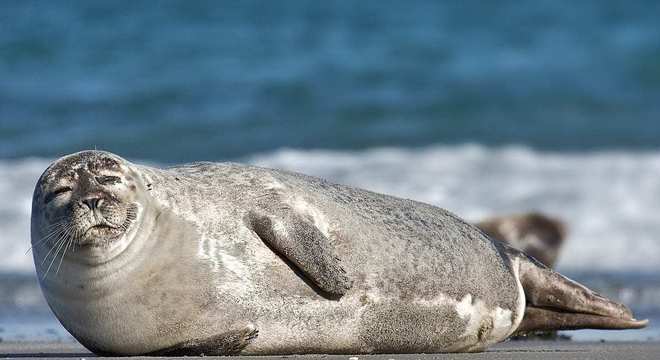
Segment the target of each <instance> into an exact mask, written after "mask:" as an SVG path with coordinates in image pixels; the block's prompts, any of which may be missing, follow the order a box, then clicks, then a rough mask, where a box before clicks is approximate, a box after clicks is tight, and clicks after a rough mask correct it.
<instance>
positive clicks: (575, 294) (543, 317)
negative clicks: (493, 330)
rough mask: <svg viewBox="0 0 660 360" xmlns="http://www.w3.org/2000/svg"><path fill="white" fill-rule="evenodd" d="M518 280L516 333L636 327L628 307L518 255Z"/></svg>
mask: <svg viewBox="0 0 660 360" xmlns="http://www.w3.org/2000/svg"><path fill="white" fill-rule="evenodd" d="M518 260H519V262H518V264H519V266H520V267H519V271H520V281H521V282H522V286H523V289H524V291H525V298H526V301H527V306H526V308H525V316H524V317H523V321H522V323H521V324H520V326H519V327H518V329H517V331H518V332H528V331H535V330H576V329H640V328H643V327H645V326H646V324H648V320H637V319H635V318H634V317H633V315H632V312H631V311H630V309H628V307H626V306H625V305H623V304H620V303H618V302H615V301H612V300H610V299H607V298H605V297H603V296H601V295H599V294H597V293H596V292H594V291H592V290H590V289H588V288H586V287H585V286H583V285H581V284H578V283H577V282H574V281H572V280H570V279H568V278H566V277H564V276H563V275H561V274H559V273H557V272H555V271H552V270H551V269H548V268H546V267H545V266H543V265H542V264H540V263H538V262H537V261H535V260H534V259H533V258H530V257H528V256H525V255H524V254H519V257H518Z"/></svg>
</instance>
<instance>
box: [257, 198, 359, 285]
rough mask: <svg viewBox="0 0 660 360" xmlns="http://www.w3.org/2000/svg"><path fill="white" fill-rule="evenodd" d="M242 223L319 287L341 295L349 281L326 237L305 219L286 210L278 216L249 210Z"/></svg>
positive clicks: (349, 283)
mask: <svg viewBox="0 0 660 360" xmlns="http://www.w3.org/2000/svg"><path fill="white" fill-rule="evenodd" d="M246 223H247V224H248V226H249V227H250V228H251V229H252V230H253V231H254V232H255V233H256V234H257V235H258V236H259V237H260V238H261V239H262V240H263V241H264V242H265V243H266V244H267V245H269V246H270V247H271V248H272V249H273V250H275V252H277V253H278V254H280V255H281V256H283V257H284V258H286V259H287V260H288V261H290V262H291V263H292V264H293V265H294V266H295V267H296V268H297V269H298V270H300V271H301V272H302V273H303V274H304V275H305V277H307V278H308V279H309V280H311V281H312V282H313V283H314V285H316V286H317V287H318V288H319V289H321V290H322V291H324V292H327V293H329V294H330V295H334V296H341V295H344V294H345V293H346V291H348V289H350V287H351V281H350V280H349V278H348V276H346V271H345V270H344V269H343V268H342V266H341V261H340V259H339V256H338V255H337V253H336V251H335V250H334V248H333V247H332V244H331V243H330V240H329V239H328V238H327V237H325V235H323V234H322V233H321V231H320V230H319V229H318V228H317V227H316V226H314V225H313V224H311V223H310V222H309V221H307V220H305V219H303V218H302V217H300V216H299V215H297V214H296V213H294V212H293V211H290V210H285V211H284V213H283V214H282V215H278V216H271V215H265V214H262V213H259V212H256V211H252V212H250V213H248V215H247V218H246Z"/></svg>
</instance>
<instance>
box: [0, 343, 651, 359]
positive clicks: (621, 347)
mask: <svg viewBox="0 0 660 360" xmlns="http://www.w3.org/2000/svg"><path fill="white" fill-rule="evenodd" d="M658 354H660V341H646V342H572V341H508V342H504V343H500V344H497V345H494V346H492V347H490V348H489V349H488V350H487V351H485V352H482V353H468V354H464V353H463V354H378V355H349V354H347V355H325V354H313V355H275V356H241V357H240V358H241V359H250V360H268V359H283V358H300V359H306V360H307V359H309V360H312V359H323V360H356V359H358V360H360V359H362V360H395V359H402V360H417V359H419V360H430V359H457V358H460V359H562V360H569V359H586V358H597V359H657V357H658ZM89 357H96V355H94V354H92V353H90V352H89V351H88V350H86V349H85V348H84V347H82V346H81V345H79V344H77V343H73V342H29V341H25V342H0V358H2V359H70V358H79V359H84V358H89ZM111 358H112V357H108V359H111ZM123 358H124V359H126V358H127V357H123ZM153 358H156V357H153ZM173 358H174V357H169V358H168V359H173ZM117 359H121V358H119V357H117ZM182 359H183V358H182Z"/></svg>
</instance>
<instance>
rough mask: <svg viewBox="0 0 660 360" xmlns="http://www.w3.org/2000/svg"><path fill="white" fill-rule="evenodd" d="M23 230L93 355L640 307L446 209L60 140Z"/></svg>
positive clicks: (278, 348)
mask: <svg viewBox="0 0 660 360" xmlns="http://www.w3.org/2000/svg"><path fill="white" fill-rule="evenodd" d="M31 231H32V244H33V254H34V260H35V265H36V269H37V273H38V275H39V279H40V284H41V287H42V290H43V293H44V296H45V297H46V300H47V301H48V304H49V305H50V307H51V309H52V310H53V312H54V313H55V315H56V316H57V318H58V319H59V320H60V321H61V322H62V324H63V326H64V327H65V328H66V329H67V330H68V331H69V332H70V333H71V334H72V335H73V336H74V337H75V338H76V339H78V340H79V341H80V343H82V344H83V345H84V346H86V347H87V348H89V349H90V350H92V351H94V352H95V353H97V354H115V355H142V354H164V355H199V354H206V355H233V354H291V353H402V352H425V353H429V352H458V351H480V350H483V349H485V348H486V347H487V346H489V345H491V344H493V343H496V342H498V341H502V340H504V339H506V338H507V337H508V336H509V335H511V334H512V333H513V332H514V331H516V330H520V329H544V328H553V329H558V328H583V327H596V328H637V327H642V326H644V325H645V323H646V322H645V321H638V320H635V319H634V318H633V317H632V314H631V312H630V311H629V310H628V309H627V308H626V307H625V306H624V305H622V304H618V303H615V302H613V301H610V300H608V299H605V298H603V297H601V296H599V295H598V294H596V293H594V292H592V291H590V290H589V289H587V288H585V287H584V286H581V285H579V284H577V283H574V282H572V281H570V280H568V279H566V278H565V277H563V276H561V275H559V274H558V273H555V272H553V271H552V270H549V269H547V268H546V267H544V266H543V265H541V264H539V263H537V262H536V261H534V260H533V259H531V258H529V257H527V256H526V255H525V254H523V253H521V252H519V251H517V250H514V249H512V248H509V247H507V246H506V245H504V244H502V243H499V242H494V241H491V240H490V239H489V238H488V237H487V236H486V235H485V234H484V233H482V232H481V231H480V230H478V229H477V228H476V227H474V226H472V225H470V224H468V223H466V222H465V221H463V220H461V219H460V218H458V217H457V216H455V215H453V214H452V213H450V212H448V211H445V210H442V209H440V208H437V207H434V206H431V205H427V204H424V203H420V202H416V201H412V200H405V199H399V198H396V197H392V196H387V195H381V194H377V193H373V192H370V191H366V190H361V189H357V188H353V187H349V186H344V185H338V184H334V183H331V182H328V181H325V180H322V179H319V178H314V177H309V176H305V175H301V174H296V173H291V172H285V171H279V170H271V169H265V168H259V167H253V166H246V165H240V164H234V163H194V164H189V165H183V166H177V167H172V168H167V169H159V168H155V167H149V166H144V165H137V164H133V163H131V162H128V161H126V160H124V159H122V158H121V157H119V156H117V155H114V154H111V153H107V152H102V151H83V152H79V153H75V154H72V155H69V156H65V157H63V158H61V159H59V160H57V161H56V162H54V163H53V164H52V165H51V166H49V167H48V168H47V169H46V171H45V172H44V173H43V175H42V176H41V177H40V179H39V181H38V183H37V185H36V188H35V191H34V197H33V205H32V225H31Z"/></svg>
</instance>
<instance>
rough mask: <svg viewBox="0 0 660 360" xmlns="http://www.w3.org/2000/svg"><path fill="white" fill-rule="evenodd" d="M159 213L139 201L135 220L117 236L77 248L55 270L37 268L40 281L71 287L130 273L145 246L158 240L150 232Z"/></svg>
mask: <svg viewBox="0 0 660 360" xmlns="http://www.w3.org/2000/svg"><path fill="white" fill-rule="evenodd" d="M159 217H160V211H158V209H157V208H156V207H153V206H141V205H139V206H138V211H137V217H136V220H135V221H134V223H133V224H132V225H131V226H130V227H129V228H128V229H127V231H126V233H124V235H122V237H121V238H120V239H118V240H117V241H116V242H114V243H112V244H110V245H109V246H107V247H92V246H83V247H80V248H77V249H76V250H75V251H74V252H71V253H69V254H68V255H67V256H66V257H64V258H63V259H62V264H61V266H60V267H58V271H57V272H56V273H51V274H44V273H43V271H38V274H39V275H40V276H39V280H40V282H41V285H42V286H43V287H46V288H51V289H55V288H62V287H64V288H70V287H75V286H77V285H76V284H83V283H84V284H89V283H90V282H89V280H94V282H93V283H94V284H99V285H102V284H103V283H105V282H106V281H112V280H113V279H114V280H116V279H117V277H118V276H120V275H121V274H129V273H130V269H131V268H133V267H135V266H137V264H139V263H140V262H141V257H143V256H144V254H145V251H144V249H145V248H150V247H152V246H153V243H154V242H155V241H156V240H157V239H155V237H154V236H152V234H153V233H154V229H155V228H156V225H157V223H158V220H159ZM120 270H121V271H120ZM40 272H41V273H40ZM122 276H123V275H122Z"/></svg>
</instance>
